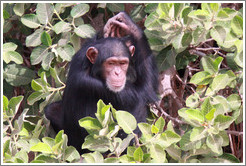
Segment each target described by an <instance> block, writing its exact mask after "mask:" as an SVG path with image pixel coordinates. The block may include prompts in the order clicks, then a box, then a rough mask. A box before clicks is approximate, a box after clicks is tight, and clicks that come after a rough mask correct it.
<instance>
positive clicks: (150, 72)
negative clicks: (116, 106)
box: [103, 12, 158, 102]
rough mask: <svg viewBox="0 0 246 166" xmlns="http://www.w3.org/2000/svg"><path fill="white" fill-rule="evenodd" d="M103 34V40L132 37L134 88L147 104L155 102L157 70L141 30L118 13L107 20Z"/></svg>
mask: <svg viewBox="0 0 246 166" xmlns="http://www.w3.org/2000/svg"><path fill="white" fill-rule="evenodd" d="M103 32H104V37H105V38H107V37H118V38H121V37H124V36H126V35H131V36H133V38H134V45H135V47H136V52H135V54H134V56H133V59H134V63H135V70H136V73H137V80H136V82H135V85H136V88H137V89H138V93H145V95H146V100H147V101H148V102H153V101H155V100H157V97H156V94H153V92H157V89H158V69H157V65H156V63H155V60H154V57H153V55H152V51H151V49H150V46H149V44H148V40H147V38H146V36H145V35H144V32H143V30H142V29H140V28H139V27H138V26H137V25H136V24H135V23H134V22H133V21H132V19H131V18H130V17H129V16H128V15H127V14H126V13H125V12H120V13H118V14H117V15H115V16H114V17H112V18H110V19H109V20H108V22H107V23H106V25H105V26H104V30H103Z"/></svg>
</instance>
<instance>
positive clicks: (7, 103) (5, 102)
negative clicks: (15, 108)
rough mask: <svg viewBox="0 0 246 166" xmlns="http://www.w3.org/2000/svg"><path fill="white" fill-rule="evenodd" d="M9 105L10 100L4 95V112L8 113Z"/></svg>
mask: <svg viewBox="0 0 246 166" xmlns="http://www.w3.org/2000/svg"><path fill="white" fill-rule="evenodd" d="M8 105H9V100H8V98H7V97H6V96H4V95H3V110H4V111H7V110H8Z"/></svg>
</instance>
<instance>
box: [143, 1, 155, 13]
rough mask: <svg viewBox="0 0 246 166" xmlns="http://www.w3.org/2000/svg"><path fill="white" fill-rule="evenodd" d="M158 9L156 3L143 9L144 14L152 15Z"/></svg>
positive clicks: (149, 4)
mask: <svg viewBox="0 0 246 166" xmlns="http://www.w3.org/2000/svg"><path fill="white" fill-rule="evenodd" d="M157 7H158V3H148V4H147V5H146V7H145V9H144V11H145V12H146V13H150V14H151V13H152V12H155V11H156V8H157Z"/></svg>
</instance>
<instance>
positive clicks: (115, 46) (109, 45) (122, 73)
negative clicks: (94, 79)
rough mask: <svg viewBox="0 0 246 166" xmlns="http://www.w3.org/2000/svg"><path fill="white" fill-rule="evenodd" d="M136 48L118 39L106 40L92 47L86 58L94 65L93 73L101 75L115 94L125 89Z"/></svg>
mask: <svg viewBox="0 0 246 166" xmlns="http://www.w3.org/2000/svg"><path fill="white" fill-rule="evenodd" d="M134 52H135V47H134V46H133V45H130V44H129V43H127V42H125V41H122V40H121V39H117V38H105V39H102V41H99V42H97V44H95V45H94V46H91V47H89V48H88V49H87V51H86V56H87V58H88V59H89V61H90V62H91V63H92V64H93V66H92V69H91V70H92V73H94V74H95V75H100V77H101V78H102V79H103V80H104V81H105V83H106V85H107V88H108V89H109V90H111V91H113V92H120V91H121V90H123V89H124V87H125V84H126V80H127V72H128V69H129V63H130V59H131V57H132V56H133V54H134Z"/></svg>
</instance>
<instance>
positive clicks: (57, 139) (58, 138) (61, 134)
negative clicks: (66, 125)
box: [55, 130, 64, 144]
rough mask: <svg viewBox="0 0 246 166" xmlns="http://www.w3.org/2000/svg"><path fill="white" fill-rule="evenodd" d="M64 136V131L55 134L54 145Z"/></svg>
mask: <svg viewBox="0 0 246 166" xmlns="http://www.w3.org/2000/svg"><path fill="white" fill-rule="evenodd" d="M63 134H64V130H61V131H59V132H58V133H57V134H56V137H55V144H58V143H60V142H61V141H62V140H63V139H62V136H63Z"/></svg>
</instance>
